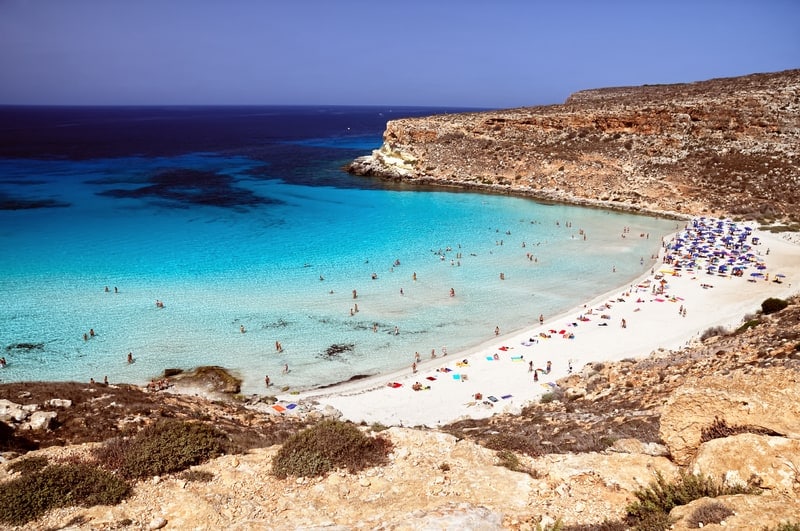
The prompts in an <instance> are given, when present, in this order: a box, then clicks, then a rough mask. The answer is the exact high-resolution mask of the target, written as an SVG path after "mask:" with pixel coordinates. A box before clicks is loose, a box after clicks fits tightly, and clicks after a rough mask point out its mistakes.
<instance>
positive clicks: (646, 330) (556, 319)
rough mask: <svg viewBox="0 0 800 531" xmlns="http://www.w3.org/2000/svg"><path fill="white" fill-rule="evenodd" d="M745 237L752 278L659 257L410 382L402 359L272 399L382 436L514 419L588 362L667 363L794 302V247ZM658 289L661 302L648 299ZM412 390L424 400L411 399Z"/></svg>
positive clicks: (797, 259)
mask: <svg viewBox="0 0 800 531" xmlns="http://www.w3.org/2000/svg"><path fill="white" fill-rule="evenodd" d="M742 225H743V224H742ZM750 225H751V226H752V225H754V224H750ZM678 234H679V235H680V234H681V233H678ZM751 236H756V237H757V238H759V239H760V242H759V244H758V245H754V246H753V249H752V251H751V252H752V253H753V254H754V257H753V258H752V260H753V261H754V262H758V263H761V264H763V265H766V268H763V266H762V269H759V270H755V269H754V271H757V273H752V272H750V271H748V272H745V273H744V274H743V275H742V276H739V277H736V276H730V275H726V276H720V275H718V274H713V275H709V274H707V273H706V271H705V270H702V271H701V270H699V269H697V270H694V271H691V270H688V269H687V270H685V271H677V272H674V273H675V274H673V272H672V268H670V267H667V266H665V265H664V264H663V263H662V260H663V256H664V253H665V250H664V249H662V250H661V254H660V256H659V259H658V262H657V263H655V264H654V267H653V270H652V273H650V274H647V275H645V276H643V277H641V278H639V279H637V280H636V281H634V282H633V283H631V284H629V285H626V286H622V287H620V288H617V289H615V290H613V291H611V292H608V293H606V294H605V295H603V296H600V297H597V298H595V299H594V300H592V301H589V302H587V303H586V304H585V305H583V306H580V307H577V308H574V309H572V310H570V311H568V312H565V313H563V314H561V315H558V316H545V320H544V323H543V324H541V325H540V324H539V323H536V325H534V326H531V327H530V328H526V329H525V330H522V331H517V332H514V333H511V334H507V335H501V336H497V337H492V338H490V339H488V340H487V341H486V342H485V343H483V344H481V345H479V346H477V347H475V348H472V349H470V350H468V351H463V352H459V353H449V354H448V355H447V356H444V357H439V358H437V359H433V360H425V359H423V360H422V361H421V362H420V363H418V364H417V373H416V374H415V373H413V372H412V367H411V363H412V362H413V359H411V357H409V366H408V368H406V369H403V370H400V371H395V372H393V373H387V374H381V375H377V376H373V377H369V378H364V379H361V380H357V381H354V382H346V383H342V384H340V385H336V386H333V387H329V388H325V389H317V390H310V391H304V392H301V393H298V394H289V393H284V394H281V395H279V396H278V397H277V398H278V400H279V405H280V404H283V405H284V406H286V405H289V404H293V403H295V404H302V405H303V406H306V405H308V404H314V405H315V407H317V408H324V407H326V406H331V407H333V408H335V409H337V410H339V411H340V412H341V413H342V415H343V417H344V418H346V419H348V420H351V421H354V422H366V423H369V424H372V423H380V424H383V425H387V426H419V425H425V426H429V427H435V426H439V425H443V424H447V423H450V422H453V421H456V420H459V419H463V418H485V417H489V416H491V415H493V414H497V413H501V412H505V413H518V412H519V411H520V410H521V409H522V408H523V407H524V406H525V405H526V404H528V403H530V402H531V401H536V400H539V399H540V397H541V396H542V395H543V394H545V393H547V392H549V391H551V390H553V388H554V386H555V385H556V383H555V382H556V381H557V380H558V379H559V378H562V377H564V376H566V375H567V374H568V373H569V370H570V366H571V367H572V370H573V371H575V372H580V371H581V369H582V368H583V367H584V366H585V365H586V364H587V363H590V362H601V361H616V360H621V359H625V358H633V357H644V356H648V355H650V354H651V353H653V352H655V351H662V352H663V354H664V355H669V351H670V350H676V349H680V348H681V347H683V346H685V345H687V344H688V343H689V342H691V341H693V340H696V339H698V338H699V336H700V335H701V334H702V333H703V332H704V331H706V330H707V329H709V328H711V327H714V326H723V327H726V328H732V327H734V326H737V325H738V324H739V323H741V320H742V317H743V316H744V315H746V314H748V313H753V312H756V311H757V310H759V309H760V305H761V302H762V301H763V300H764V299H766V298H769V297H777V298H786V297H788V296H790V295H793V294H795V293H797V292H798V285H800V284H798V282H800V245H798V244H797V242H790V241H788V240H787V239H783V238H781V237H780V236H778V235H775V234H771V233H768V232H764V231H759V230H754V231H753V232H752V235H751ZM748 241H751V240H750V239H748ZM758 272H760V273H761V274H762V275H763V276H757V274H758ZM776 274H780V275H785V276H780V277H777V278H779V279H780V280H781V282H780V283H776V282H774V280H775V278H776V277H775V275H776ZM766 275H769V276H768V277H767V276H766ZM662 279H663V280H665V281H666V284H663V283H662ZM662 285H663V288H664V289H663V293H654V288H655V290H656V291H658V289H659V288H660V287H661V286H662ZM709 286H713V287H709ZM681 309H685V315H684V314H682V313H681V311H680V310H681ZM582 319H583V320H582ZM623 319H624V326H623ZM548 361H549V362H551V364H552V367H551V370H550V371H549V372H547V371H546V367H547V362H548ZM531 362H533V364H532V365H533V368H534V370H535V373H536V376H537V377H538V381H534V372H532V371H531ZM417 382H418V383H419V384H420V385H421V386H422V387H423V389H422V390H419V391H415V390H414V389H413V387H414V384H415V383H417ZM398 384H399V385H398ZM476 396H477V397H478V398H477V399H476ZM277 409H281V408H280V407H278V408H277ZM297 409H298V410H305V409H306V407H302V408H297ZM286 413H290V411H288V410H287V411H286Z"/></svg>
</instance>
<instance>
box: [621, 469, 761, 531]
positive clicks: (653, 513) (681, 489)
mask: <svg viewBox="0 0 800 531" xmlns="http://www.w3.org/2000/svg"><path fill="white" fill-rule="evenodd" d="M758 492H760V491H758V489H756V488H753V487H747V486H732V487H726V486H722V485H719V484H717V483H716V482H715V481H714V480H713V479H712V478H710V477H704V476H700V475H697V474H686V473H681V475H680V476H679V477H678V479H676V480H675V481H674V482H672V483H668V482H667V480H666V479H664V476H663V475H661V474H660V473H656V478H655V480H654V481H652V482H651V483H650V485H649V486H648V487H645V488H644V489H639V490H637V491H636V492H634V496H636V498H637V500H636V501H635V502H633V503H631V504H630V505H628V507H627V511H628V517H627V521H628V524H630V525H631V526H632V527H635V528H637V529H638V528H646V529H652V530H657V529H667V528H669V526H670V525H672V522H671V520H670V518H669V512H670V511H671V510H672V509H673V508H675V507H677V506H679V505H686V504H687V503H690V502H692V501H694V500H699V499H700V498H716V497H717V496H724V495H728V494H755V493H758Z"/></svg>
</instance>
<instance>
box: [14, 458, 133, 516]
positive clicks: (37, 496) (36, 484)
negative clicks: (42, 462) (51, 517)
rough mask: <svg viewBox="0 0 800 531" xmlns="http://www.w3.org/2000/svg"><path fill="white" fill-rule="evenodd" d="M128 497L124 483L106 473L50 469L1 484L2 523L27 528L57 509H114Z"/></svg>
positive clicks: (91, 469)
mask: <svg viewBox="0 0 800 531" xmlns="http://www.w3.org/2000/svg"><path fill="white" fill-rule="evenodd" d="M129 493H130V486H129V485H128V484H127V483H126V482H125V481H123V480H122V479H120V478H118V477H117V476H115V475H114V474H111V473H109V472H107V471H105V470H101V469H98V468H96V467H93V466H90V465H86V464H66V465H48V466H45V467H44V468H42V469H40V470H36V471H33V472H30V473H25V474H22V475H21V476H20V477H18V478H14V479H12V480H11V481H6V482H4V483H0V522H2V523H4V524H10V525H24V524H26V523H27V522H29V521H31V520H35V519H36V518H39V517H40V516H41V515H43V514H44V513H45V512H47V511H49V510H50V509H55V508H57V507H70V506H75V505H80V506H84V507H91V506H93V505H115V504H117V503H119V502H120V501H122V500H123V499H124V498H125V497H126V496H127V495H128V494H129Z"/></svg>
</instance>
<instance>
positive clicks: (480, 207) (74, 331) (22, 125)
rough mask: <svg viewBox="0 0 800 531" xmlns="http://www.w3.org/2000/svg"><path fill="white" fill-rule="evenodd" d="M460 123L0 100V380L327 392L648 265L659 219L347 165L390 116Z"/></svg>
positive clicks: (510, 324)
mask: <svg viewBox="0 0 800 531" xmlns="http://www.w3.org/2000/svg"><path fill="white" fill-rule="evenodd" d="M458 111H459V109H441V108H437V109H434V108H390V107H385V108H381V107H154V108H145V107H122V108H115V107H109V108H101V107H98V108H79V107H67V108H47V107H31V108H21V107H0V348H2V355H3V356H4V357H5V358H6V360H7V366H6V367H5V368H4V369H0V381H3V382H9V381H25V380H77V381H88V380H89V378H94V379H96V380H98V381H101V380H102V379H103V377H104V376H108V378H109V380H110V381H111V382H112V383H113V382H121V381H124V382H131V383H145V382H147V381H148V380H149V379H151V378H153V377H157V376H159V375H160V374H161V373H162V372H163V370H164V369H165V368H182V369H190V368H192V367H195V366H199V365H221V366H224V367H226V368H228V369H231V370H232V371H234V372H235V373H236V374H238V375H239V376H241V377H242V378H243V379H244V386H243V391H244V392H245V393H256V392H263V391H264V383H263V382H264V375H265V374H269V375H270V377H271V379H272V381H273V382H274V383H275V384H278V385H280V386H284V385H288V386H291V387H293V388H300V387H311V386H319V385H327V384H330V383H334V382H338V381H342V380H347V379H348V378H351V377H353V376H356V375H364V374H375V373H378V372H386V371H389V370H393V369H398V368H401V367H404V366H408V365H410V363H411V361H412V360H413V357H414V353H415V352H420V353H421V355H422V356H423V358H428V357H430V352H431V350H432V349H435V350H436V353H437V354H441V350H442V347H446V348H447V350H448V352H449V353H451V354H453V353H457V352H458V351H460V350H464V349H468V348H470V347H474V346H475V345H477V344H480V343H482V342H483V341H485V340H487V339H490V338H491V337H493V336H494V329H495V327H496V326H497V327H499V328H500V330H501V332H502V333H510V332H512V331H514V330H519V329H521V328H523V327H525V326H527V325H530V324H532V323H534V322H535V321H536V320H537V318H538V316H539V314H540V313H542V314H545V315H546V316H549V315H554V314H556V313H558V312H561V311H565V310H567V309H569V308H571V307H574V306H576V305H578V304H579V303H581V302H583V301H586V300H589V299H590V298H592V297H594V296H596V295H599V294H601V293H603V292H606V291H608V290H610V289H613V288H615V287H617V286H622V285H625V284H626V283H627V282H629V281H630V280H632V279H633V278H635V277H636V276H638V275H639V274H641V273H642V272H644V271H645V270H649V268H650V264H651V260H650V257H651V255H653V254H654V253H656V252H657V250H658V247H659V243H660V241H661V237H662V236H663V235H665V234H667V233H668V232H671V231H673V230H674V228H675V222H674V221H669V220H663V219H655V218H650V217H644V216H637V215H631V214H623V213H615V212H608V211H604V210H598V209H586V208H578V207H572V206H566V205H552V204H541V203H536V202H534V201H531V200H527V199H522V198H514V197H507V196H499V195H480V194H474V193H466V192H452V191H436V190H430V189H427V190H415V189H413V188H410V187H398V186H393V185H389V184H386V183H383V182H380V181H378V180H374V179H369V178H364V177H354V176H350V175H348V174H347V173H345V172H343V171H342V169H341V167H342V166H343V165H344V164H345V163H347V162H348V161H350V160H352V159H353V158H355V157H358V156H361V155H365V154H369V153H370V151H371V150H373V149H376V148H378V147H379V146H380V144H381V135H382V133H383V130H384V128H385V125H386V122H387V121H388V120H390V119H394V118H400V117H405V116H420V115H429V114H435V113H441V112H458ZM626 228H628V232H627V233H626V235H627V237H625V238H623V237H622V234H623V231H625V230H626ZM581 230H583V231H584V232H585V234H586V239H584V238H583V236H582V235H581V233H580V231H581ZM645 233H646V234H649V238H643V237H639V235H640V234H645ZM501 273H502V274H503V276H504V280H501V278H500V276H501ZM415 277H416V280H415V279H414V278H415ZM451 288H452V289H453V290H454V292H455V296H453V297H451V296H450V289H451ZM354 290H355V292H356V295H357V298H355V299H354V298H353V292H354ZM156 301H161V302H162V303H163V307H158V306H157V305H156ZM356 305H357V311H356ZM242 329H244V333H243V332H242ZM90 330H93V331H94V333H95V335H94V336H93V337H91V336H88V338H87V339H85V338H84V335H85V334H87V335H88V334H89V331H90ZM276 342H280V343H281V345H282V347H283V349H282V351H281V352H278V351H277V350H276ZM129 352H130V353H132V355H133V357H134V359H135V362H134V363H132V364H129V363H128V362H127V355H128V353H129ZM285 365H288V366H289V368H290V372H289V373H288V374H286V375H283V374H281V373H282V368H283V367H284V366H285Z"/></svg>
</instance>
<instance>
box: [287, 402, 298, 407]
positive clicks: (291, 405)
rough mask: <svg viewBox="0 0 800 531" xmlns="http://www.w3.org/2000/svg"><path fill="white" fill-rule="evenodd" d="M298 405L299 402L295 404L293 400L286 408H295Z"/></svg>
mask: <svg viewBox="0 0 800 531" xmlns="http://www.w3.org/2000/svg"><path fill="white" fill-rule="evenodd" d="M296 407H297V404H295V403H294V402H292V403H291V404H289V405H287V406H286V409H294V408H296Z"/></svg>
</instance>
